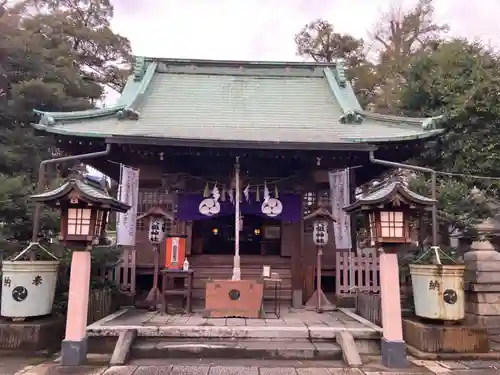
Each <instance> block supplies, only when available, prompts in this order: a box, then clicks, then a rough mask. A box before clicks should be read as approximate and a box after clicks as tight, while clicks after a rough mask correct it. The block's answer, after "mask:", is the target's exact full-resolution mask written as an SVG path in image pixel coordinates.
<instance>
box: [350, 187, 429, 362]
mask: <svg viewBox="0 0 500 375" xmlns="http://www.w3.org/2000/svg"><path fill="white" fill-rule="evenodd" d="M435 204H436V201H435V200H433V199H429V198H426V197H423V196H421V195H418V194H416V193H414V192H412V191H411V190H409V189H407V188H406V187H405V186H404V184H403V183H401V182H399V181H398V182H390V183H388V184H386V185H383V186H381V187H378V188H377V189H376V190H374V191H371V192H368V193H367V194H364V195H362V196H361V197H360V198H359V199H357V200H356V202H354V203H353V204H351V205H350V206H348V207H345V208H344V210H345V211H346V212H348V213H349V214H351V213H356V212H363V213H364V214H365V217H366V222H367V223H368V230H369V239H370V243H371V245H372V246H376V247H377V248H378V249H379V252H380V289H381V293H380V294H381V300H382V327H383V338H382V346H381V349H382V363H383V364H384V366H387V367H392V368H400V367H405V366H407V364H408V361H407V358H406V345H405V343H404V341H403V327H402V316H401V297H400V290H399V267H398V257H397V252H398V251H400V249H401V246H402V245H405V244H409V243H411V242H412V238H411V231H410V219H411V215H412V214H413V213H415V212H421V213H422V212H423V211H432V209H433V207H434V205H435Z"/></svg>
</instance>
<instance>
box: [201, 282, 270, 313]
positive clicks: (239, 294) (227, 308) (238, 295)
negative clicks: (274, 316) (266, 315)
mask: <svg viewBox="0 0 500 375" xmlns="http://www.w3.org/2000/svg"><path fill="white" fill-rule="evenodd" d="M263 297H264V284H263V283H262V282H261V281H257V280H215V281H207V283H206V284H205V314H204V315H205V316H206V317H210V318H261V317H262V313H263V309H262V302H263Z"/></svg>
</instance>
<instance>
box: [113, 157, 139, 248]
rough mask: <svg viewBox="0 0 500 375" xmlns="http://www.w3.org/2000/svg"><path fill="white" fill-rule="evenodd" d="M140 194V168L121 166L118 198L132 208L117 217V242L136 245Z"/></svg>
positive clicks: (118, 243)
mask: <svg viewBox="0 0 500 375" xmlns="http://www.w3.org/2000/svg"><path fill="white" fill-rule="evenodd" d="M138 195H139V170H138V169H135V168H131V167H126V166H124V165H122V166H121V178H120V186H119V188H118V200H119V201H121V202H124V203H127V204H128V205H130V207H131V208H130V210H128V211H127V212H126V213H124V214H118V215H117V217H116V244H117V245H124V246H135V231H136V222H137V199H138Z"/></svg>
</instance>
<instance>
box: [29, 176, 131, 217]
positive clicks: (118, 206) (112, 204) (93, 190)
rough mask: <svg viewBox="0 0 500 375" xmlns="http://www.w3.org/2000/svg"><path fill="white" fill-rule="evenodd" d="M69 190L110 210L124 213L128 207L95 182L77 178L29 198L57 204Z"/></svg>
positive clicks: (85, 200)
mask: <svg viewBox="0 0 500 375" xmlns="http://www.w3.org/2000/svg"><path fill="white" fill-rule="evenodd" d="M71 192H76V193H77V194H78V199H80V200H82V201H84V202H86V203H90V204H94V205H99V206H100V207H103V208H108V209H110V210H111V211H115V212H121V213H125V212H127V211H128V210H129V209H130V206H129V205H128V204H126V203H123V202H120V201H118V200H116V199H114V198H113V197H112V196H110V195H109V194H108V193H107V192H106V191H105V190H104V189H102V188H99V187H97V186H96V184H95V182H93V181H88V180H87V179H85V180H83V181H82V180H79V179H70V180H68V181H66V182H65V183H64V184H62V185H61V186H59V187H58V188H56V189H54V190H50V191H46V192H44V193H41V194H35V195H32V196H31V197H30V198H31V199H32V200H33V201H35V202H37V203H44V204H47V205H48V206H54V207H56V206H58V205H59V203H60V200H61V199H64V198H65V197H67V196H68V195H69V194H70V193H71Z"/></svg>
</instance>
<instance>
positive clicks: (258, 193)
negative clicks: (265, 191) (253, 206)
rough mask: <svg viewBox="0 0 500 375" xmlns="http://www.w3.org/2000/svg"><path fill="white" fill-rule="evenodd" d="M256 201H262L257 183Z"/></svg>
mask: <svg viewBox="0 0 500 375" xmlns="http://www.w3.org/2000/svg"><path fill="white" fill-rule="evenodd" d="M255 201H256V202H260V191H259V185H257V190H256V191H255Z"/></svg>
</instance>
